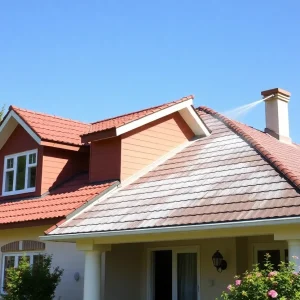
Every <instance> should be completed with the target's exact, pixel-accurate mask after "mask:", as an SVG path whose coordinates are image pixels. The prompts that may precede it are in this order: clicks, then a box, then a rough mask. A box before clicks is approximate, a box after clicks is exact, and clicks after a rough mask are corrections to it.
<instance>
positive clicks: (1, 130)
mask: <svg viewBox="0 0 300 300" xmlns="http://www.w3.org/2000/svg"><path fill="white" fill-rule="evenodd" d="M13 120H14V121H15V122H17V124H19V125H21V126H22V127H23V128H24V130H25V131H26V132H27V133H28V134H29V135H30V136H31V137H32V138H33V139H34V140H35V141H36V142H37V143H38V144H39V145H40V144H41V141H42V140H41V138H40V137H39V136H38V135H37V134H36V133H35V132H34V131H33V130H32V129H31V128H30V127H29V126H28V125H27V124H26V123H25V122H24V121H23V120H22V119H21V118H20V117H19V115H18V114H17V113H15V112H14V111H13V110H11V111H10V112H9V113H8V115H7V116H6V118H5V120H4V121H3V123H2V124H1V126H0V136H1V135H2V133H4V131H5V129H6V127H7V126H9V123H11V122H12V121H13ZM17 124H13V125H12V129H13V130H11V129H10V130H9V131H8V132H7V135H6V136H5V138H4V140H3V141H2V142H1V143H0V149H1V148H2V147H3V146H4V144H5V143H6V141H7V140H8V138H9V136H10V135H11V134H12V133H13V131H14V129H15V128H16V127H17Z"/></svg>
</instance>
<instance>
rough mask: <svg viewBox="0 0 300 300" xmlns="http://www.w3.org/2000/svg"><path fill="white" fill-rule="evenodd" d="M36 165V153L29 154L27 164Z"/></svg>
mask: <svg viewBox="0 0 300 300" xmlns="http://www.w3.org/2000/svg"><path fill="white" fill-rule="evenodd" d="M35 163H36V153H32V154H29V164H35Z"/></svg>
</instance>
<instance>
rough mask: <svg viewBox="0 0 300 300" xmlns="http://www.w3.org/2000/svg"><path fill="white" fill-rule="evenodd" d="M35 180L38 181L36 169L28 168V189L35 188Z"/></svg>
mask: <svg viewBox="0 0 300 300" xmlns="http://www.w3.org/2000/svg"><path fill="white" fill-rule="evenodd" d="M35 179H36V167H31V168H28V180H27V187H28V188H34V187H35Z"/></svg>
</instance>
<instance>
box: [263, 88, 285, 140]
mask: <svg viewBox="0 0 300 300" xmlns="http://www.w3.org/2000/svg"><path fill="white" fill-rule="evenodd" d="M261 94H262V95H263V97H264V98H267V97H268V99H266V100H265V104H266V129H265V132H266V133H268V134H270V135H272V136H273V137H275V138H277V139H278V140H280V141H282V142H285V143H291V138H290V125H289V111H288V106H289V101H290V96H291V93H290V92H288V91H285V90H283V89H278V88H277V89H271V90H267V91H262V92H261ZM272 95H273V96H272Z"/></svg>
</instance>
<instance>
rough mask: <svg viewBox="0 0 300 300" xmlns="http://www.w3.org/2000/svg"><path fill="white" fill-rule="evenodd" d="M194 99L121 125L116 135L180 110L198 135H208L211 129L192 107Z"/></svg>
mask: <svg viewBox="0 0 300 300" xmlns="http://www.w3.org/2000/svg"><path fill="white" fill-rule="evenodd" d="M192 105H193V99H188V100H186V101H184V102H181V103H178V104H174V105H172V106H170V107H167V108H164V109H162V110H160V111H158V112H155V113H153V114H151V115H148V116H145V117H143V118H140V119H138V120H135V121H133V122H130V123H128V124H125V125H123V126H120V127H118V128H117V129H116V136H119V135H122V134H124V133H126V132H129V131H131V130H134V129H136V128H138V127H141V126H143V125H146V124H149V123H151V122H153V121H156V120H158V119H161V118H163V117H165V116H168V115H170V114H172V113H175V112H179V113H180V114H181V116H182V118H183V119H184V120H185V122H186V123H187V124H188V126H189V127H190V128H191V129H192V131H193V132H194V134H195V135H196V136H208V135H209V131H208V130H207V128H206V126H205V125H204V123H203V122H202V121H201V119H200V117H199V116H198V115H197V114H196V112H195V111H194V109H193V108H192Z"/></svg>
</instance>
